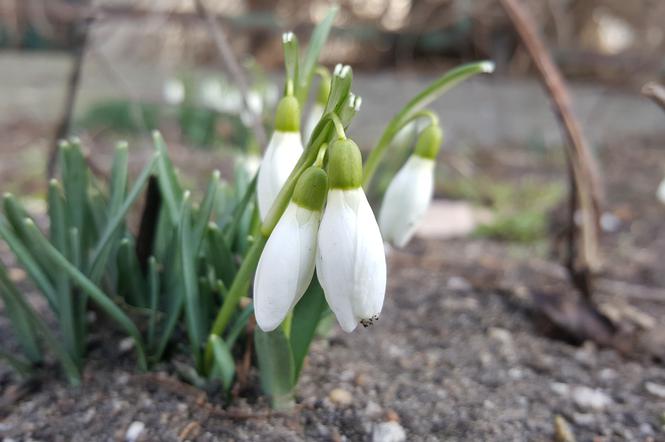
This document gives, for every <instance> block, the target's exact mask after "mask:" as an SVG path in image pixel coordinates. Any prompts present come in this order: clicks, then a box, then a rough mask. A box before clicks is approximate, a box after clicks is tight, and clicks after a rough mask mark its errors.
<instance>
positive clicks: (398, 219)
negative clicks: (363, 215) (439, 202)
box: [379, 124, 443, 248]
mask: <svg viewBox="0 0 665 442" xmlns="http://www.w3.org/2000/svg"><path fill="white" fill-rule="evenodd" d="M442 137H443V135H442V132H441V128H440V127H439V125H438V124H431V125H429V126H428V127H426V128H425V129H424V130H423V131H422V132H421V134H420V136H419V137H418V142H417V144H416V148H415V151H414V152H413V154H412V155H411V156H410V157H409V159H408V160H407V161H406V163H405V164H404V166H402V168H401V169H400V170H399V171H398V172H397V174H396V175H395V177H394V178H393V180H392V181H391V182H390V185H389V186H388V189H387V190H386V194H385V196H384V199H383V204H382V205H381V211H380V213H379V225H380V226H381V233H382V234H383V237H384V239H385V240H386V241H388V242H390V243H392V244H393V245H395V246H396V247H400V248H401V247H404V246H405V245H406V244H407V243H408V242H409V240H410V239H411V237H412V236H413V234H414V233H415V231H416V228H417V227H418V223H419V222H420V221H421V220H422V218H423V216H424V215H425V213H426V212H427V209H428V208H429V205H430V202H431V201H432V195H433V193H434V166H435V163H436V155H437V153H438V152H439V147H440V146H441V140H442Z"/></svg>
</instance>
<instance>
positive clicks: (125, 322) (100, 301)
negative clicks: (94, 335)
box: [25, 219, 147, 369]
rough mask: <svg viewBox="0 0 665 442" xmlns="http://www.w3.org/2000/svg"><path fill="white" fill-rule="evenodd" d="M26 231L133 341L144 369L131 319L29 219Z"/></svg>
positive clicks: (141, 340)
mask: <svg viewBox="0 0 665 442" xmlns="http://www.w3.org/2000/svg"><path fill="white" fill-rule="evenodd" d="M25 223H26V225H27V226H28V230H29V231H30V232H31V234H32V235H33V237H34V238H35V239H36V240H37V242H38V244H39V246H40V247H41V248H42V250H43V252H44V253H45V254H46V255H47V256H48V257H49V259H51V260H52V261H53V263H54V264H55V265H57V266H58V267H59V268H60V269H61V270H62V271H64V272H66V273H67V274H68V275H69V276H70V278H71V279H72V280H73V282H74V283H75V284H76V285H77V286H78V287H80V289H81V290H83V291H84V292H86V293H87V294H88V295H89V296H90V298H91V299H92V300H93V301H94V302H95V304H97V305H98V306H99V307H100V309H101V310H103V311H104V312H105V313H106V314H107V315H108V316H109V317H111V318H112V319H113V320H114V321H115V322H116V323H117V324H118V325H119V326H120V327H121V328H122V329H124V330H125V332H126V333H127V334H128V335H130V336H131V337H132V338H133V339H134V343H135V344H136V351H137V353H138V362H139V366H140V367H141V368H142V369H146V368H147V365H146V359H145V351H144V347H143V339H142V338H141V334H140V332H139V330H138V328H136V325H135V324H134V323H133V322H132V320H131V319H129V317H128V316H127V315H126V314H125V312H123V311H122V310H121V309H120V308H119V307H118V306H117V305H116V304H115V303H114V302H113V301H112V300H111V299H110V298H109V297H108V296H107V295H106V294H105V293H104V292H102V291H101V290H100V289H99V287H97V286H96V285H95V284H93V283H92V281H90V280H89V279H88V278H87V277H86V276H85V275H84V274H83V273H81V272H80V271H79V270H78V269H77V268H76V267H75V266H74V265H72V263H70V262H69V261H68V260H67V258H65V257H64V256H63V255H62V254H61V253H60V252H58V250H57V249H56V248H55V247H53V246H52V245H51V244H50V243H49V242H48V240H47V239H46V238H45V237H44V235H42V233H41V232H40V231H39V229H38V228H37V226H35V224H34V223H33V222H32V220H30V219H26V220H25Z"/></svg>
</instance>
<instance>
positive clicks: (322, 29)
mask: <svg viewBox="0 0 665 442" xmlns="http://www.w3.org/2000/svg"><path fill="white" fill-rule="evenodd" d="M338 10H339V7H338V6H333V7H331V8H330V9H329V10H328V13H327V14H326V17H325V18H324V19H323V20H322V21H321V23H319V24H318V25H316V27H315V28H314V31H313V32H312V36H311V37H310V39H309V44H308V46H307V52H306V53H305V57H304V59H303V62H302V64H301V65H300V72H298V85H297V88H296V97H297V98H298V102H299V103H300V106H301V108H302V107H304V105H305V103H306V102H307V95H308V94H309V89H310V86H311V84H312V79H313V78H314V71H315V69H316V65H317V63H318V60H319V54H320V53H321V50H322V49H323V46H324V45H325V43H326V40H327V39H328V35H329V34H330V28H331V27H332V24H333V20H334V19H335V15H337V11H338Z"/></svg>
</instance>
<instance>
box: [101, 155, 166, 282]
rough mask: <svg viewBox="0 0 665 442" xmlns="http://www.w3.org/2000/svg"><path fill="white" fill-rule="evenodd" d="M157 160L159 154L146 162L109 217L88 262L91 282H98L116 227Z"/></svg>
mask: <svg viewBox="0 0 665 442" xmlns="http://www.w3.org/2000/svg"><path fill="white" fill-rule="evenodd" d="M158 158H159V154H156V155H154V156H153V157H152V158H151V159H150V162H148V164H147V165H146V166H145V168H144V169H143V171H142V172H141V175H139V177H138V178H137V180H136V182H135V183H134V186H133V187H132V189H131V191H130V192H129V194H128V195H127V198H126V199H125V201H124V203H123V204H122V205H121V206H120V208H119V209H118V211H117V212H115V213H113V214H111V215H110V218H109V222H108V224H107V225H106V228H105V229H104V233H102V235H101V237H100V238H99V241H98V242H97V245H96V246H95V249H94V251H93V253H92V258H91V260H90V263H91V264H90V272H88V274H89V275H90V279H91V280H92V281H94V282H98V281H99V280H100V278H101V276H102V274H103V272H104V268H105V267H106V262H107V260H108V257H109V255H110V249H111V239H112V238H113V236H114V234H115V232H116V231H117V229H118V227H120V225H121V224H122V222H123V221H124V219H125V216H127V212H129V209H130V208H131V207H132V205H133V204H134V202H135V201H136V199H137V198H138V197H139V195H140V193H141V190H142V189H143V187H144V186H145V184H146V183H147V182H148V179H149V178H150V174H151V173H152V169H153V167H154V165H155V162H156V161H157V160H158Z"/></svg>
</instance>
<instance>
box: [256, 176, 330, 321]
mask: <svg viewBox="0 0 665 442" xmlns="http://www.w3.org/2000/svg"><path fill="white" fill-rule="evenodd" d="M327 189H328V177H327V176H326V173H325V172H324V171H323V169H321V168H319V167H310V168H309V169H307V170H306V171H305V172H303V174H302V175H301V177H300V179H299V180H298V182H297V184H296V188H295V190H294V193H293V198H292V199H291V202H290V203H289V205H288V206H287V208H286V211H285V212H284V214H283V215H282V217H281V218H280V220H279V222H278V223H277V225H276V226H275V229H274V230H273V232H272V234H271V235H270V237H269V238H268V242H267V243H266V246H265V248H264V249H263V253H262V254H261V258H260V259H259V264H258V267H257V269H256V276H255V277H254V312H255V315H256V323H257V324H258V326H259V327H260V328H261V330H263V331H265V332H269V331H272V330H274V329H276V328H277V327H278V326H279V325H280V324H281V323H282V321H284V318H285V317H286V315H287V314H288V313H289V311H291V309H292V308H293V307H294V306H295V305H296V304H297V303H298V301H299V300H300V298H301V297H302V295H303V294H304V293H305V290H307V287H308V286H309V283H310V282H311V280H312V277H313V276H314V265H315V262H316V260H315V257H316V237H317V232H318V230H319V222H320V221H321V209H322V207H323V201H324V199H325V197H326V190H327Z"/></svg>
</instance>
